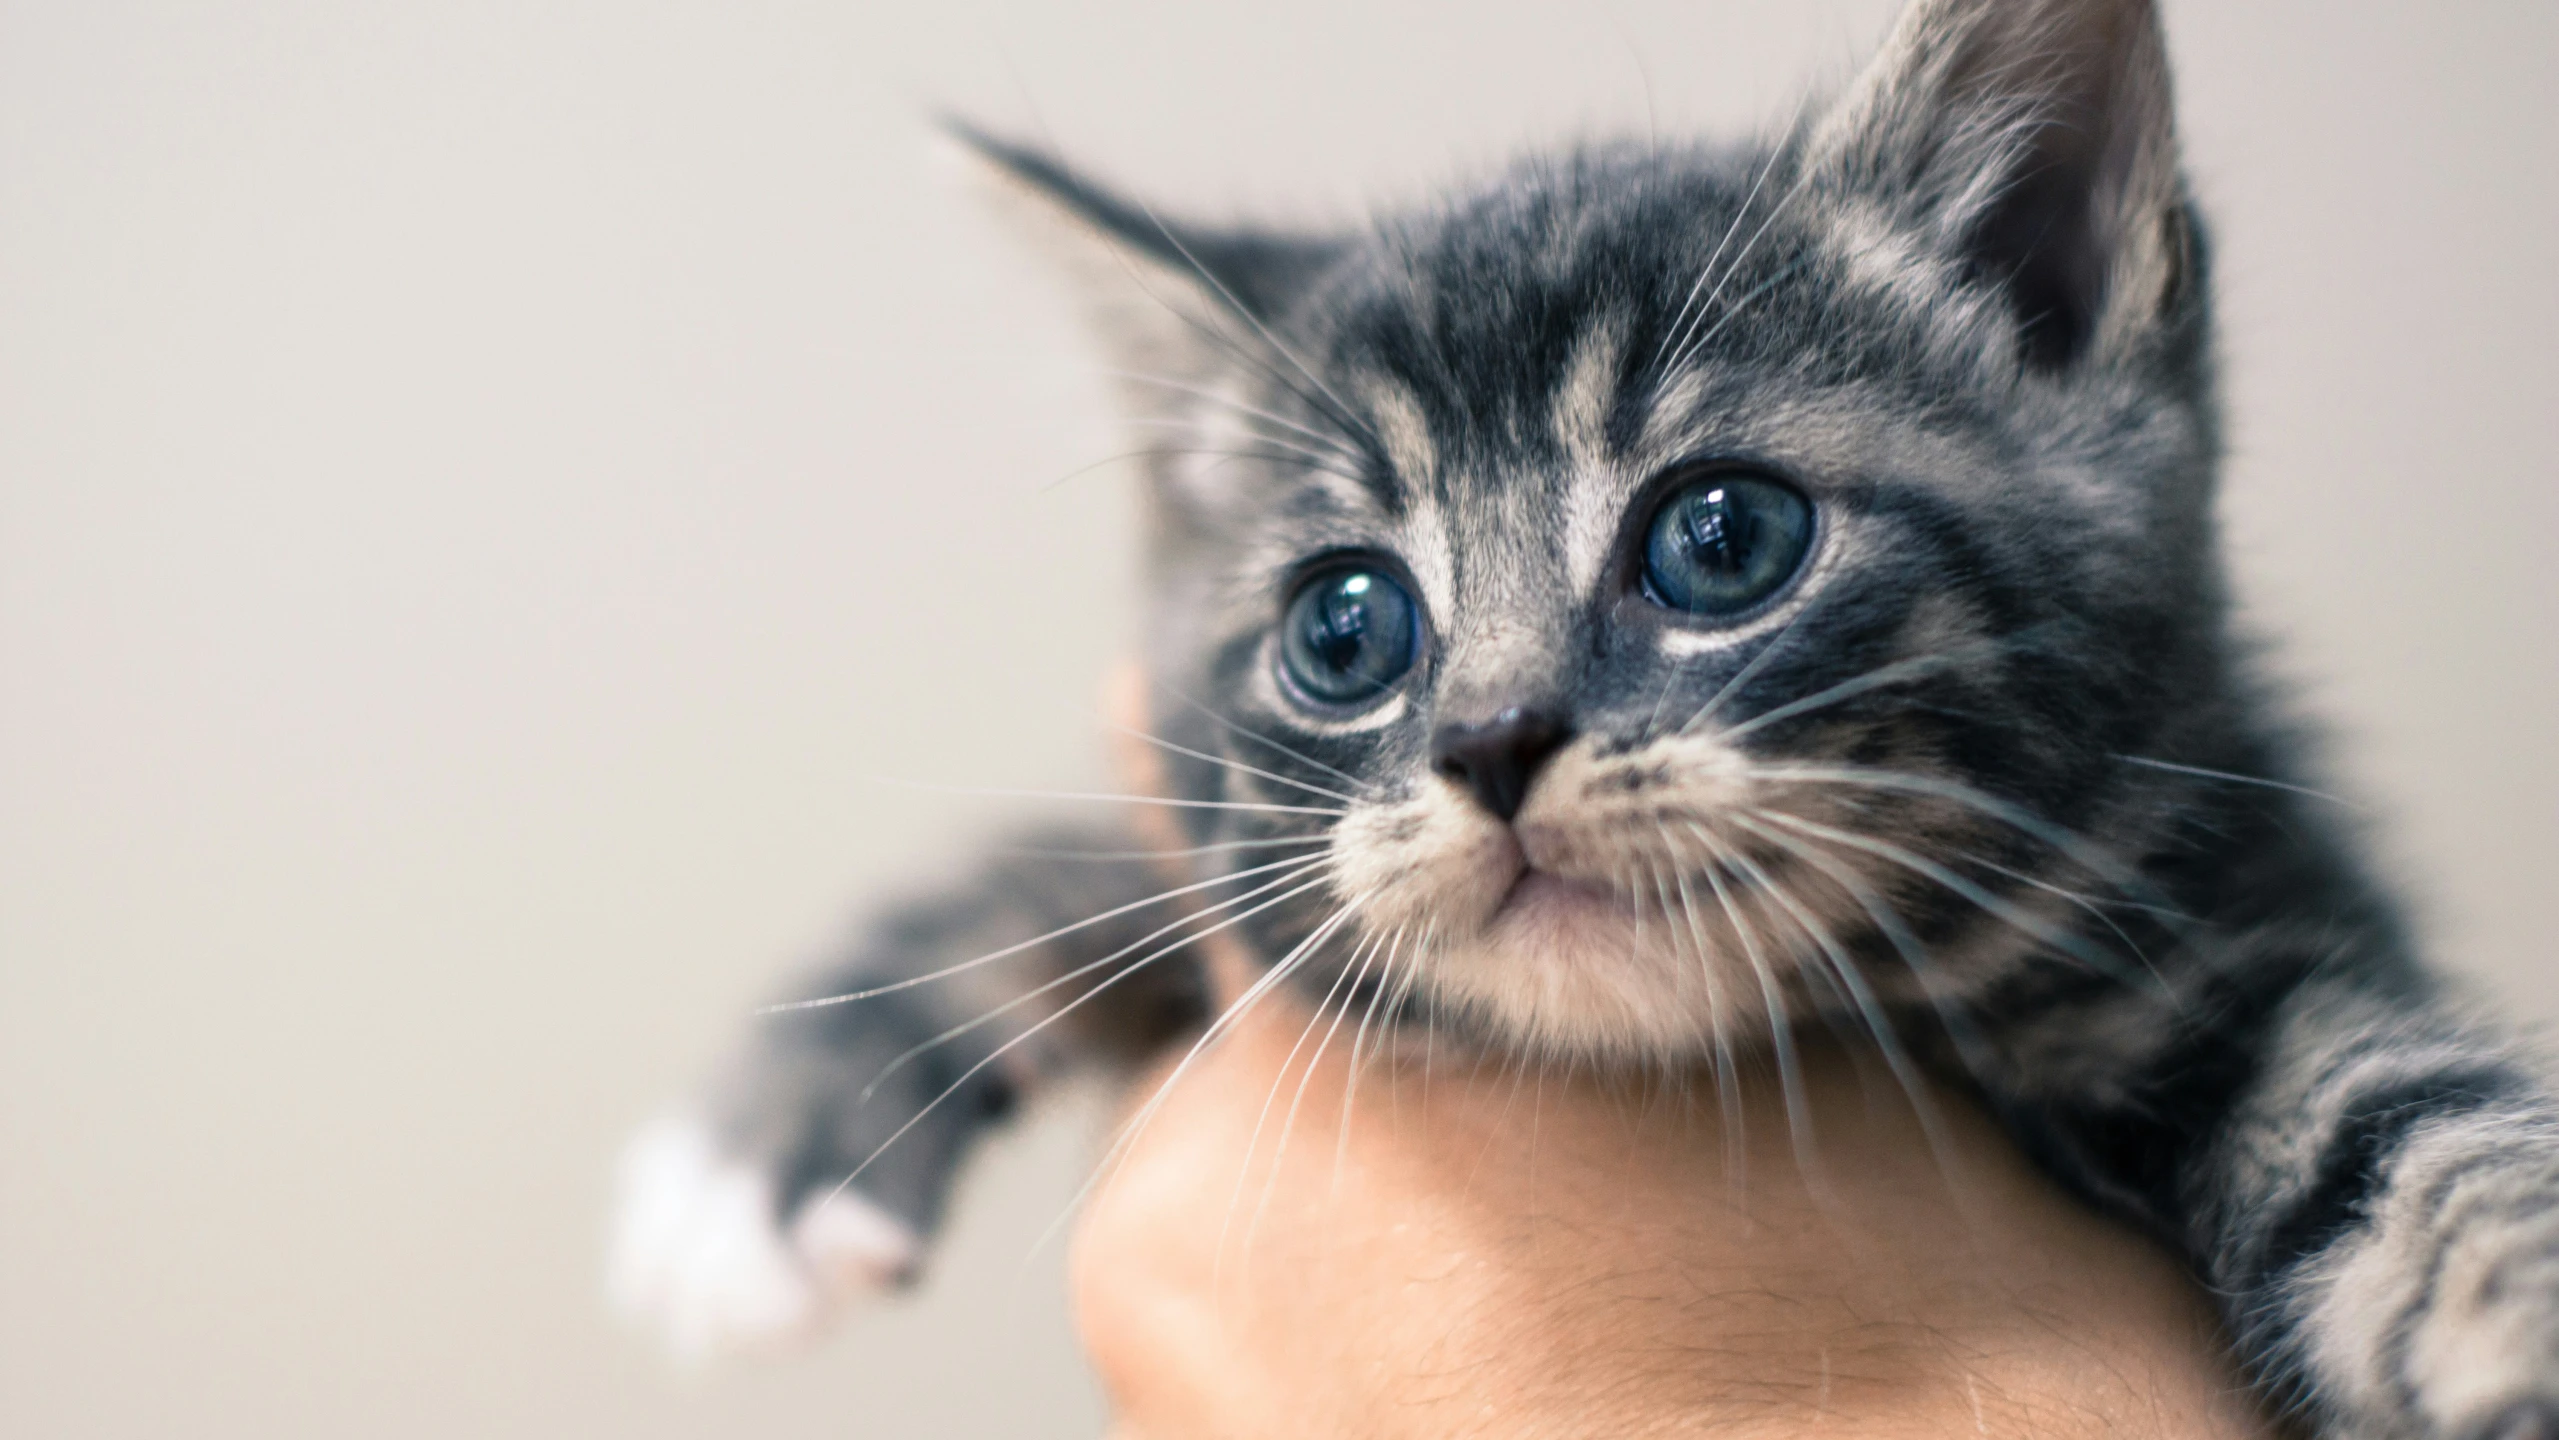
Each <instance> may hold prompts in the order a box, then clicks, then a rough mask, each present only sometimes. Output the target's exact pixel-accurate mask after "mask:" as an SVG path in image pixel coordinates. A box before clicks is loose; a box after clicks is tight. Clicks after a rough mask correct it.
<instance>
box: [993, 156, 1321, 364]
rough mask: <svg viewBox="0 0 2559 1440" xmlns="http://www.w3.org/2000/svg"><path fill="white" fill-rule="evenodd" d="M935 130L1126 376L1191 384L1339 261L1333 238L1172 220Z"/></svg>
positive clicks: (1055, 167)
mask: <svg viewBox="0 0 2559 1440" xmlns="http://www.w3.org/2000/svg"><path fill="white" fill-rule="evenodd" d="M943 128H944V130H945V131H947V132H948V133H949V135H950V136H951V138H952V139H953V140H954V141H956V142H957V143H958V147H959V149H960V151H961V153H962V156H963V158H964V160H965V161H966V162H967V164H968V165H969V167H970V169H971V170H972V172H973V175H974V178H975V179H976V180H977V181H979V182H980V187H981V188H982V189H983V190H984V191H985V192H986V193H987V196H988V198H989V199H990V200H992V201H993V202H994V204H995V208H996V209H997V210H998V211H1000V212H1002V213H1003V214H1004V215H1005V216H1006V218H1007V219H1009V220H1011V221H1013V222H1014V224H1015V228H1017V229H1019V230H1022V231H1024V232H1025V233H1026V234H1027V236H1028V237H1029V238H1030V240H1031V242H1032V244H1033V246H1034V247H1035V248H1036V249H1038V250H1039V251H1041V252H1042V253H1044V254H1046V255H1048V256H1049V257H1051V258H1052V259H1054V260H1056V261H1058V262H1059V263H1060V264H1062V265H1063V266H1064V268H1065V269H1066V271H1067V273H1068V275H1069V277H1070V278H1071V280H1072V281H1073V283H1074V285H1075V287H1076V289H1077V290H1078V291H1079V292H1080V294H1081V295H1082V298H1083V299H1084V301H1085V302H1086V305H1087V308H1088V309H1089V310H1090V311H1091V313H1092V316H1093V319H1094V322H1095V325H1096V328H1097V329H1098V330H1099V331H1100V332H1101V335H1102V339H1103V341H1104V343H1105V344H1107V345H1109V346H1110V347H1111V349H1112V351H1113V352H1114V356H1115V358H1116V359H1117V360H1118V362H1119V363H1120V364H1121V365H1123V366H1124V367H1126V368H1127V369H1129V370H1132V371H1138V372H1144V373H1149V374H1159V375H1167V376H1188V375H1196V374H1199V373H1201V372H1202V371H1204V370H1207V369H1209V368H1212V367H1213V366H1214V365H1215V364H1216V362H1217V360H1218V359H1219V358H1220V357H1221V356H1223V355H1228V354H1232V353H1234V352H1235V351H1237V350H1238V349H1239V348H1254V347H1257V346H1258V345H1259V344H1260V343H1262V341H1261V340H1260V339H1257V338H1256V337H1257V335H1259V334H1260V333H1261V332H1262V331H1263V327H1266V326H1269V325H1271V324H1273V323H1274V322H1275V321H1277V320H1278V318H1279V317H1280V316H1281V315H1282V314H1283V313H1284V312H1285V311H1286V310H1287V309H1288V307H1289V305H1290V304H1291V302H1293V301H1294V300H1295V299H1296V298H1297V297H1298V296H1299V295H1300V294H1302V293H1304V291H1305V290H1306V288H1307V287H1308V286H1309V285H1310V284H1311V283H1313V281H1314V279H1315V277H1316V276H1317V275H1318V274H1319V273H1321V272H1322V271H1323V269H1324V268H1325V267H1326V266H1327V265H1329V264H1331V263H1332V261H1333V259H1334V258H1335V256H1336V255H1338V254H1339V249H1340V247H1339V246H1338V245H1337V244H1335V243H1334V242H1330V241H1325V240H1318V239H1313V238H1306V237H1299V236H1292V235H1281V234H1274V233H1270V232H1267V231H1261V230H1246V229H1224V228H1215V227H1209V226H1200V225H1192V224H1186V223H1182V222H1177V221H1174V220H1170V219H1167V218H1165V217H1163V216H1161V215H1158V214H1157V213H1156V212H1155V211H1154V210H1152V209H1150V208H1149V207H1147V206H1146V205H1145V204H1143V203H1141V202H1139V201H1136V200H1131V199H1127V198H1125V197H1123V196H1121V195H1118V194H1116V193H1114V192H1112V191H1110V190H1108V189H1105V188H1104V187H1103V186H1101V185H1100V184H1098V183H1096V182H1095V181H1094V180H1093V179H1092V178H1091V177H1090V176H1087V175H1085V174H1083V173H1081V172H1079V171H1077V170H1075V169H1073V168H1071V167H1069V166H1068V165H1067V164H1066V163H1065V162H1064V161H1062V160H1060V159H1058V158H1057V157H1056V156H1055V155H1052V154H1050V153H1048V152H1047V151H1044V150H1039V149H1034V148H1032V147H1030V146H1027V145H1022V144H1019V143H1016V142H1014V141H1010V140H1004V139H999V138H997V137H995V136H993V135H989V134H987V133H986V132H985V131H983V130H980V129H978V128H976V127H975V126H973V125H970V124H968V123H967V122H966V121H962V120H956V119H945V120H944V121H943ZM1162 398H1163V397H1162V396H1161V395H1160V394H1157V395H1154V396H1153V397H1152V403H1155V404H1160V403H1162Z"/></svg>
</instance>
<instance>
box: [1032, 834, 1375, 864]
mask: <svg viewBox="0 0 2559 1440" xmlns="http://www.w3.org/2000/svg"><path fill="white" fill-rule="evenodd" d="M1332 843H1333V837H1332V836H1331V835H1329V834H1325V835H1279V836H1273V837H1270V838H1267V839H1261V840H1220V841H1218V842H1217V843H1216V844H1214V845H1191V846H1186V847H1184V848H1182V849H1178V850H1064V849H1055V848H1051V847H1048V846H1042V845H998V846H995V847H993V848H992V849H990V850H988V851H987V852H985V853H988V854H993V855H1021V856H1028V857H1031V858H1034V859H1040V860H1091V861H1095V862H1097V863H1098V862H1101V861H1106V860H1188V859H1192V858H1194V857H1197V856H1201V855H1223V854H1226V853H1228V852H1229V851H1234V850H1276V849H1278V848H1280V847H1281V846H1284V845H1330V844H1332Z"/></svg>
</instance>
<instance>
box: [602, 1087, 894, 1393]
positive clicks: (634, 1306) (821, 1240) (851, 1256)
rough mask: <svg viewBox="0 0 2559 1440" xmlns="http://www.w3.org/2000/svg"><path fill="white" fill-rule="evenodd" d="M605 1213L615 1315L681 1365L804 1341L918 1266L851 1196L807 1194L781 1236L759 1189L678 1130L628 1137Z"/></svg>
mask: <svg viewBox="0 0 2559 1440" xmlns="http://www.w3.org/2000/svg"><path fill="white" fill-rule="evenodd" d="M617 1205H618V1212H619V1213H618V1214H617V1215H616V1217H615V1224H614V1234H613V1242H612V1255H611V1260H610V1269H609V1276H608V1279H609V1282H610V1286H611V1291H612V1297H613V1300H614V1303H615V1305H616V1306H617V1307H618V1308H619V1309H620V1310H621V1311H622V1312H623V1313H624V1314H625V1315H627V1316H629V1317H630V1318H631V1319H633V1320H634V1321H635V1322H637V1323H639V1324H641V1325H643V1326H645V1327H647V1328H649V1329H652V1330H655V1331H656V1332H658V1334H659V1335H660V1336H661V1337H662V1338H663V1339H664V1340H665V1341H666V1343H667V1345H668V1347H669V1348H670V1349H672V1350H673V1351H674V1352H675V1353H676V1354H677V1355H678V1356H680V1357H682V1358H683V1359H685V1360H688V1361H703V1360H709V1359H713V1358H716V1357H720V1356H724V1355H731V1354H738V1353H745V1352H752V1351H758V1350H771V1349H775V1348H780V1347H783V1346H787V1345H789V1344H792V1343H795V1342H799V1341H802V1340H805V1339H807V1338H808V1337H809V1336H810V1335H812V1334H813V1333H815V1331H816V1330H817V1329H818V1328H819V1326H820V1325H821V1324H822V1323H823V1322H824V1321H825V1319H826V1318H827V1316H828V1315H829V1314H831V1313H832V1312H833V1311H834V1310H836V1309H837V1308H838V1307H839V1306H841V1305H842V1304H844V1303H845V1302H846V1301H849V1300H852V1299H855V1298H859V1297H862V1296H867V1295H873V1294H878V1293H880V1292H883V1291H885V1290H888V1289H891V1288H893V1287H895V1286H898V1285H901V1284H903V1283H905V1282H906V1281H907V1280H908V1279H910V1278H911V1277H912V1276H913V1275H914V1273H915V1269H916V1264H917V1261H918V1258H919V1256H920V1253H921V1246H920V1243H919V1241H918V1240H917V1238H916V1235H915V1232H914V1231H913V1230H912V1229H911V1228H909V1227H908V1226H907V1225H906V1223H905V1222H904V1221H901V1220H899V1219H898V1218H897V1217H895V1216H893V1215H891V1214H889V1213H888V1212H887V1211H885V1210H882V1209H881V1208H880V1207H879V1206H877V1205H875V1204H873V1203H872V1202H871V1201H870V1200H869V1199H867V1198H865V1197H864V1196H862V1195H860V1194H859V1193H857V1192H855V1191H853V1190H851V1189H844V1190H839V1191H836V1192H833V1193H832V1194H830V1193H828V1192H825V1191H818V1192H815V1193H813V1194H812V1195H810V1196H809V1197H808V1199H807V1200H805V1201H804V1202H802V1203H801V1204H800V1205H799V1207H798V1210H797V1213H796V1214H795V1215H794V1216H793V1217H792V1219H791V1220H790V1223H789V1224H788V1225H787V1226H786V1225H784V1224H783V1223H782V1219H781V1215H782V1209H781V1202H780V1199H779V1197H778V1195H777V1193H776V1190H775V1185H774V1181H773V1179H772V1177H771V1176H769V1175H768V1174H766V1173H765V1172H764V1171H763V1170H761V1169H759V1168H757V1167H756V1166H754V1165H753V1164H751V1163H749V1162H747V1161H744V1160H741V1159H738V1158H736V1157H734V1156H731V1155H729V1154H727V1153H725V1152H724V1151H723V1150H722V1149H721V1147H720V1145H719V1143H718V1141H717V1139H716V1138H715V1137H714V1136H713V1135H712V1133H711V1131H710V1129H709V1128H708V1127H707V1126H705V1125H703V1124H702V1123H700V1122H699V1121H695V1120H690V1119H667V1120H661V1121H658V1122H657V1123H655V1124H653V1125H651V1126H649V1127H648V1128H647V1129H645V1130H642V1131H641V1132H640V1134H639V1135H638V1136H636V1137H634V1139H633V1140H632V1142H631V1144H630V1147H629V1148H628V1149H627V1150H626V1151H625V1152H624V1154H623V1158H622V1170H621V1193H620V1195H619V1197H618V1200H617Z"/></svg>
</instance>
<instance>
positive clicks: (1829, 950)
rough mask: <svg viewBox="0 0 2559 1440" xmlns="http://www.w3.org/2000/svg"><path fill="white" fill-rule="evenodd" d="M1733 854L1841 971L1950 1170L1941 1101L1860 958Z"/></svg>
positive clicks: (1753, 864)
mask: <svg viewBox="0 0 2559 1440" xmlns="http://www.w3.org/2000/svg"><path fill="white" fill-rule="evenodd" d="M1729 858H1730V860H1731V863H1732V864H1734V865H1735V866H1737V867H1739V868H1740V871H1741V873H1742V877H1743V878H1744V879H1746V880H1748V881H1749V882H1750V883H1751V884H1752V885H1754V886H1756V887H1757V888H1758V890H1759V892H1760V893H1761V894H1763V895H1766V896H1767V897H1768V898H1769V899H1771V900H1773V901H1775V902H1777V906H1778V908H1779V909H1782V910H1784V911H1785V912H1786V914H1787V916H1788V917H1789V918H1790V919H1792V920H1793V921H1794V922H1795V924H1796V925H1797V926H1798V927H1800V928H1801V929H1802V930H1803V932H1804V935H1805V938H1807V939H1809V940H1811V941H1812V942H1813V945H1814V948H1815V949H1817V950H1819V951H1820V953H1821V955H1822V957H1823V958H1824V959H1826V960H1827V961H1829V962H1830V967H1831V969H1832V970H1834V971H1835V972H1837V974H1838V977H1839V981H1840V985H1841V987H1842V988H1843V989H1845V990H1846V991H1847V993H1848V996H1849V998H1850V1001H1851V1003H1853V1004H1854V1005H1855V1006H1856V1009H1857V1015H1858V1018H1859V1019H1860V1020H1861V1021H1863V1022H1864V1024H1865V1027H1866V1033H1867V1034H1868V1035H1870V1036H1872V1037H1873V1038H1874V1041H1875V1047H1876V1049H1878V1050H1880V1051H1881V1052H1882V1053H1883V1057H1884V1064H1885V1066H1886V1067H1887V1068H1889V1069H1890V1070H1891V1071H1892V1072H1893V1078H1894V1079H1895V1080H1896V1081H1899V1082H1900V1084H1901V1088H1902V1094H1903V1095H1905V1096H1907V1097H1908V1098H1909V1100H1910V1105H1911V1110H1912V1113H1914V1114H1915V1115H1916V1116H1917V1117H1918V1119H1919V1128H1920V1130H1921V1132H1922V1133H1923V1134H1925V1135H1926V1136H1927V1139H1928V1148H1929V1149H1930V1151H1932V1152H1933V1153H1934V1154H1935V1155H1936V1157H1937V1165H1938V1168H1939V1169H1940V1170H1948V1164H1947V1160H1948V1157H1949V1156H1950V1155H1951V1154H1952V1153H1953V1152H1952V1151H1951V1150H1950V1149H1949V1148H1948V1147H1947V1143H1946V1133H1945V1127H1944V1125H1943V1124H1942V1123H1941V1119H1940V1117H1939V1115H1938V1112H1937V1106H1936V1103H1935V1102H1934V1101H1933V1100H1931V1099H1930V1098H1929V1096H1928V1092H1927V1089H1926V1087H1925V1086H1924V1085H1923V1083H1922V1082H1921V1080H1920V1076H1919V1070H1918V1067H1917V1066H1916V1065H1914V1064H1912V1063H1911V1059H1910V1056H1909V1054H1908V1052H1906V1051H1905V1050H1904V1049H1903V1048H1902V1043H1901V1036H1900V1034H1899V1033H1898V1032H1897V1031H1896V1030H1895V1029H1894V1027H1893V1024H1892V1021H1891V1019H1890V1018H1889V1017H1888V1016H1886V1015H1885V1014H1884V1010H1883V1006H1882V1004H1881V1003H1880V1002H1879V1001H1878V1000H1877V999H1876V997H1875V992H1874V991H1873V989H1872V988H1870V987H1869V986H1868V985H1867V983H1866V978H1865V975H1864V973H1863V972H1862V971H1860V970H1859V969H1858V967H1857V962H1856V959H1855V958H1854V957H1852V956H1851V955H1849V953H1848V951H1847V950H1846V948H1845V947H1843V946H1842V945H1841V944H1840V943H1839V937H1838V936H1837V935H1835V934H1833V933H1832V932H1831V929H1830V927H1829V926H1827V925H1824V924H1823V923H1822V922H1821V920H1820V919H1819V917H1817V916H1815V915H1814V914H1813V913H1812V912H1811V911H1810V910H1808V909H1806V908H1805V906H1804V905H1803V903H1802V902H1801V901H1800V900H1798V899H1797V898H1796V897H1795V896H1794V894H1793V893H1792V892H1790V891H1789V890H1787V889H1786V887H1784V886H1782V885H1780V884H1778V883H1777V881H1776V878H1775V877H1774V876H1771V875H1770V874H1769V873H1768V871H1767V870H1766V869H1764V868H1763V867H1762V866H1761V865H1760V864H1759V862H1758V861H1756V860H1753V859H1751V858H1750V857H1749V856H1748V855H1745V854H1743V853H1742V852H1741V851H1740V850H1739V849H1735V850H1733V851H1731V852H1730V855H1729ZM1949 1173H1951V1171H1949Z"/></svg>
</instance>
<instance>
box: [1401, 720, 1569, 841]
mask: <svg viewBox="0 0 2559 1440" xmlns="http://www.w3.org/2000/svg"><path fill="white" fill-rule="evenodd" d="M1572 738H1573V732H1572V730H1571V729H1570V728H1568V727H1567V726H1566V725H1565V724H1564V722H1563V721H1561V720H1559V719H1557V718H1555V717H1554V716H1553V715H1550V714H1548V713H1546V712H1545V711H1543V710H1530V709H1526V708H1524V707H1521V706H1517V705H1514V706H1512V707H1511V708H1510V709H1508V710H1505V711H1503V712H1502V713H1500V714H1499V715H1496V716H1494V717H1493V718H1492V719H1490V720H1486V721H1484V722H1482V723H1481V724H1475V725H1442V726H1441V727H1439V733H1438V734H1436V735H1433V736H1432V737H1431V768H1432V769H1434V770H1437V771H1438V772H1439V773H1441V774H1442V775H1445V776H1447V777H1448V778H1449V779H1451V780H1454V781H1456V782H1457V783H1458V784H1460V785H1463V786H1465V787H1466V788H1467V789H1469V790H1472V791H1474V792H1475V799H1476V800H1477V801H1478V802H1480V803H1481V804H1482V805H1483V807H1484V808H1485V809H1487V810H1490V811H1492V812H1493V813H1494V814H1495V815H1497V816H1499V817H1500V818H1502V819H1504V820H1508V819H1509V818H1511V817H1512V816H1513V815H1516V814H1518V813H1519V807H1520V802H1521V801H1523V800H1526V799H1527V798H1528V782H1529V781H1530V780H1531V779H1534V778H1535V777H1536V775H1537V767H1538V766H1540V765H1543V764H1545V763H1546V757H1547V756H1549V755H1552V754H1554V753H1555V751H1556V750H1557V749H1558V748H1559V747H1561V746H1562V745H1563V743H1564V742H1565V741H1567V740H1570V739H1572Z"/></svg>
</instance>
